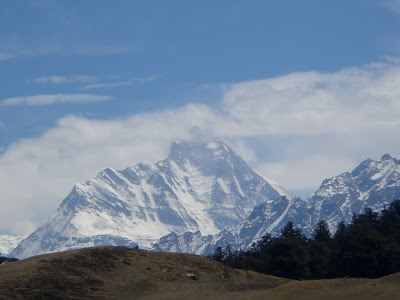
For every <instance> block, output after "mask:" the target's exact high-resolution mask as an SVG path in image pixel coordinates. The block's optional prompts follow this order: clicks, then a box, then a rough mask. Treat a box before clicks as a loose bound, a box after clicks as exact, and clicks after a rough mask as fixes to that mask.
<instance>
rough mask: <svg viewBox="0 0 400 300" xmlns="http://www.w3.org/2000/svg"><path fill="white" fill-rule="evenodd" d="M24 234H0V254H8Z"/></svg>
mask: <svg viewBox="0 0 400 300" xmlns="http://www.w3.org/2000/svg"><path fill="white" fill-rule="evenodd" d="M26 237H27V236H26V235H9V234H1V235H0V254H1V256H8V253H10V252H11V251H12V250H13V249H14V248H15V247H17V245H18V244H19V243H20V242H21V241H22V240H23V239H24V238H26Z"/></svg>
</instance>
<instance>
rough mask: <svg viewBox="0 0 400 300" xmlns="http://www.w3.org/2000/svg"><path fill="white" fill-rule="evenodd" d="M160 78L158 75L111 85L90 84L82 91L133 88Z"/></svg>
mask: <svg viewBox="0 0 400 300" xmlns="http://www.w3.org/2000/svg"><path fill="white" fill-rule="evenodd" d="M158 78H159V76H158V75H152V76H148V77H144V78H131V79H129V80H124V81H117V82H111V83H95V84H89V85H86V86H84V87H83V88H82V89H83V90H88V89H106V88H114V87H120V86H133V85H135V84H144V83H147V82H151V81H154V80H157V79H158Z"/></svg>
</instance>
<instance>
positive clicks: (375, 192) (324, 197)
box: [154, 154, 400, 255]
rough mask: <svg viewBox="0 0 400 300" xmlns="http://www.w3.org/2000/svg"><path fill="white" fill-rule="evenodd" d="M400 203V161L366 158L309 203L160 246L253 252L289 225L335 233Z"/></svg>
mask: <svg viewBox="0 0 400 300" xmlns="http://www.w3.org/2000/svg"><path fill="white" fill-rule="evenodd" d="M398 199H400V161H399V160H397V159H395V158H392V157H391V156H390V155H388V154H386V155H384V156H382V158H381V159H380V160H378V161H375V160H371V159H367V160H365V161H364V162H362V163H361V164H360V165H359V166H358V167H357V168H355V169H354V170H353V171H352V172H350V173H348V172H346V173H343V174H341V175H338V176H335V177H332V178H330V179H325V180H324V181H323V182H322V184H321V186H320V188H319V189H318V190H317V191H316V192H315V193H314V194H313V195H312V196H311V197H309V198H308V199H307V200H302V199H300V198H287V197H280V198H277V199H273V200H267V201H265V202H263V203H261V204H259V205H257V206H256V207H255V208H254V210H253V211H252V213H251V214H250V215H249V217H248V218H247V219H246V220H245V221H244V222H243V223H242V224H240V225H239V226H238V227H237V228H236V229H234V230H230V231H223V232H220V233H219V234H217V235H214V236H200V235H199V233H191V232H189V233H185V234H184V235H176V234H169V235H167V236H165V237H162V238H161V239H160V241H159V242H158V243H157V244H155V246H154V249H155V250H159V251H173V252H190V253H196V254H203V255H204V254H205V255H207V254H210V253H212V251H213V250H215V249H216V248H217V247H218V246H221V247H226V246H228V245H230V246H231V247H232V249H243V250H246V249H248V248H249V247H250V246H251V245H252V244H253V243H254V242H256V241H257V240H259V239H260V238H261V237H262V236H264V235H266V234H272V235H278V234H279V233H280V230H281V229H282V228H283V226H284V225H286V224H287V222H289V221H291V222H293V223H294V224H296V225H298V226H300V227H301V228H302V230H303V233H304V234H306V235H307V236H310V235H311V233H312V231H313V229H314V227H315V224H316V223H317V222H319V221H321V220H325V221H327V223H328V225H329V227H330V230H331V231H332V232H335V231H336V228H337V225H338V223H339V222H340V221H344V222H350V221H351V219H352V216H353V213H356V214H359V213H362V212H364V209H365V208H367V207H369V208H372V209H373V210H375V211H381V210H382V209H384V208H385V206H386V207H387V206H388V205H389V204H390V203H391V202H393V201H394V200H398Z"/></svg>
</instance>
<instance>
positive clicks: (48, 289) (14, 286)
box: [0, 247, 290, 299]
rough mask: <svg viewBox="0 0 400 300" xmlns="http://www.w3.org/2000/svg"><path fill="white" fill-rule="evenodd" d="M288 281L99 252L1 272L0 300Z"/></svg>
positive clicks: (161, 293)
mask: <svg viewBox="0 0 400 300" xmlns="http://www.w3.org/2000/svg"><path fill="white" fill-rule="evenodd" d="M287 282H290V280H287V279H282V278H277V277H273V276H268V275H264V274H259V273H255V272H251V271H244V270H235V269H232V268H230V267H228V266H226V265H224V264H222V263H219V262H215V261H213V260H211V259H209V258H206V257H201V256H195V255H189V254H174V253H153V252H147V251H144V250H139V249H130V248H124V247H98V248H88V249H81V250H73V251H67V252H62V253H55V254H48V255H41V256H37V257H32V258H29V259H26V260H22V261H18V262H14V263H9V264H7V265H4V266H1V267H0V299H8V298H13V297H15V296H17V297H20V298H24V299H25V298H27V297H30V298H37V299H46V298H47V299H88V298H89V299H90V298H93V299H109V298H112V299H124V298H125V299H132V297H135V299H137V298H138V297H139V296H140V297H146V296H148V297H149V299H151V298H152V299H154V297H157V298H160V299H172V298H174V299H177V298H179V297H180V298H182V299H184V298H186V297H189V298H191V299H193V297H195V298H196V297H197V298H199V299H201V298H204V297H209V296H216V295H220V296H222V295H226V294H227V293H236V292H237V291H249V290H254V289H263V290H268V289H271V288H275V287H277V286H279V285H281V284H284V283H287Z"/></svg>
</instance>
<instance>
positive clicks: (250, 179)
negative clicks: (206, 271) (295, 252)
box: [10, 139, 400, 258]
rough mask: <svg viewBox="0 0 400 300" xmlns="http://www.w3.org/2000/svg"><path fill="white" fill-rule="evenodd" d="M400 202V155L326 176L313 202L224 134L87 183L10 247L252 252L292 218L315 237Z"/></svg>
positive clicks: (19, 253) (177, 146)
mask: <svg viewBox="0 0 400 300" xmlns="http://www.w3.org/2000/svg"><path fill="white" fill-rule="evenodd" d="M398 198H400V161H399V160H396V159H394V158H392V157H390V155H384V156H383V157H382V158H381V160H379V161H374V160H370V159H368V160H365V161H364V162H362V163H361V164H360V165H359V166H358V167H357V168H356V169H354V170H353V171H352V172H350V173H343V174H341V175H339V176H336V177H333V178H330V179H326V180H324V181H323V182H322V185H321V186H320V188H319V189H318V190H317V191H316V192H315V193H314V194H313V195H311V196H310V197H309V198H308V199H306V200H302V199H300V198H297V197H293V196H291V195H290V193H288V192H287V191H286V190H285V189H283V188H282V187H280V186H279V185H276V184H273V183H270V182H269V181H268V180H266V179H265V178H263V177H262V176H260V175H259V174H257V173H256V172H255V171H254V170H252V169H251V168H250V167H249V166H248V165H247V164H246V162H245V161H244V160H243V159H242V158H241V157H240V156H239V155H238V154H237V153H236V152H235V151H234V150H232V149H231V148H230V147H229V146H228V145H226V144H225V143H224V142H222V141H221V140H219V139H208V140H204V141H180V142H174V143H173V144H172V146H171V151H170V154H169V155H168V157H167V158H166V159H164V160H161V161H158V162H155V163H144V162H142V163H139V164H136V165H132V166H129V167H127V168H126V169H124V170H121V171H117V170H113V169H110V168H107V169H104V170H103V171H101V172H100V173H99V174H98V175H97V176H96V177H95V178H93V179H90V180H88V181H87V182H85V183H83V184H77V185H75V186H74V188H73V189H72V191H71V193H70V194H69V195H68V196H67V198H66V199H65V200H64V201H63V202H62V203H61V205H60V207H59V208H58V210H57V211H56V212H55V214H54V215H53V216H52V217H51V218H50V219H49V220H48V221H47V222H46V223H45V224H43V225H42V226H40V227H39V228H38V229H37V230H35V231H34V232H33V233H32V234H31V235H30V236H28V237H27V238H26V239H24V240H23V241H21V243H20V244H19V245H18V246H17V247H16V248H15V249H14V250H13V251H12V252H11V253H10V256H13V257H17V258H25V257H29V256H34V255H38V254H42V253H51V252H57V251H63V250H67V249H74V248H83V247H89V246H98V245H122V246H129V247H134V246H137V245H138V246H139V247H141V248H145V249H153V250H159V251H171V252H188V253H196V254H202V255H206V254H210V253H211V252H212V251H213V250H214V249H215V248H216V247H217V246H223V247H224V246H227V245H231V246H232V247H233V249H235V248H236V249H247V248H248V247H250V246H251V244H252V243H253V242H255V241H257V240H258V239H259V238H260V237H261V236H263V235H265V234H267V233H271V234H278V233H279V231H280V229H281V228H282V227H283V225H285V224H286V223H287V222H288V221H292V222H294V223H295V224H297V225H299V226H301V227H302V228H303V230H304V233H305V234H306V235H309V234H311V232H312V229H313V227H314V226H315V224H316V223H317V222H318V221H319V220H326V221H327V223H328V224H329V227H330V228H331V230H333V231H334V230H335V228H336V226H337V224H338V223H339V222H340V221H350V220H351V217H352V215H353V213H360V212H362V211H363V210H364V208H365V207H371V208H373V209H375V210H380V209H382V208H384V207H385V206H386V205H388V204H389V203H390V202H392V201H393V200H395V199H398Z"/></svg>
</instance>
